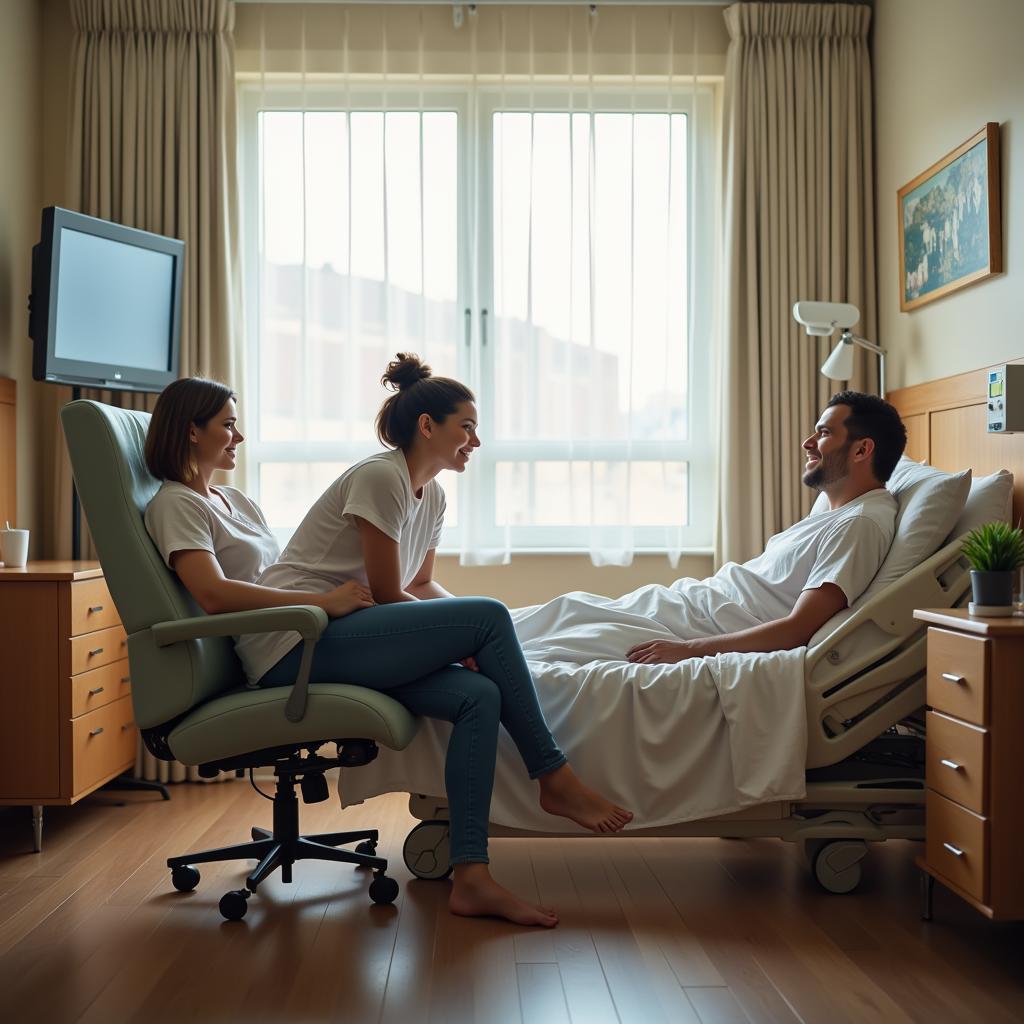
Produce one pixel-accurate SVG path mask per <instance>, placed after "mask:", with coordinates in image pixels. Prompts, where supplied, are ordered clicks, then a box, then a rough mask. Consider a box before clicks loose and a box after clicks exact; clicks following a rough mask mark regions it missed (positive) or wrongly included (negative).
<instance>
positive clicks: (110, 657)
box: [71, 626, 128, 676]
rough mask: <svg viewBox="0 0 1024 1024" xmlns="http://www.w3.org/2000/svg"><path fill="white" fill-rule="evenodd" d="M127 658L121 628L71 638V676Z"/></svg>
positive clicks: (126, 645) (126, 640) (126, 649)
mask: <svg viewBox="0 0 1024 1024" xmlns="http://www.w3.org/2000/svg"><path fill="white" fill-rule="evenodd" d="M127 657H128V637H127V634H126V633H125V631H124V627H123V626H111V628H110V629H101V630H98V631H97V632H95V633H85V634H84V635H82V636H73V637H72V638H71V674H72V675H73V676H74V675H78V673H79V672H88V671H89V670H90V669H93V668H99V667H100V665H109V664H110V663H111V662H112V661H120V659H121V658H127Z"/></svg>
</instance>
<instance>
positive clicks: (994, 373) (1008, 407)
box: [986, 363, 1024, 434]
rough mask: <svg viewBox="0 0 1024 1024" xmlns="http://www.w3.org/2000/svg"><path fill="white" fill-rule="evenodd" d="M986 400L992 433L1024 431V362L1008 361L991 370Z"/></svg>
mask: <svg viewBox="0 0 1024 1024" xmlns="http://www.w3.org/2000/svg"><path fill="white" fill-rule="evenodd" d="M986 401H987V405H988V408H987V410H986V415H987V422H988V432H989V433H990V434H1012V433H1015V432H1016V431H1024V363H1007V365H1006V366H997V367H995V368H994V369H991V370H989V371H988V398H987V399H986Z"/></svg>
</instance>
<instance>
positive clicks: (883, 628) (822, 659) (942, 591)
mask: <svg viewBox="0 0 1024 1024" xmlns="http://www.w3.org/2000/svg"><path fill="white" fill-rule="evenodd" d="M963 539H964V538H963V537H957V538H956V540H954V541H951V542H950V543H949V544H946V545H945V546H944V547H942V548H940V549H939V550H938V551H937V552H936V553H935V554H934V555H932V556H931V558H929V559H927V561H925V562H922V563H921V565H919V566H918V567H917V568H916V569H913V570H911V571H910V572H909V573H907V575H906V576H904V577H903V579H901V580H898V581H896V582H895V583H893V584H892V585H891V586H889V587H886V589H885V590H883V591H882V592H881V593H880V594H876V595H875V596H874V597H873V598H871V599H870V600H869V601H867V602H866V603H865V604H863V605H861V606H860V607H859V608H855V609H854V610H853V611H852V612H851V613H850V614H849V615H848V616H847V617H846V618H845V619H844V620H843V621H842V622H840V623H839V624H838V625H837V626H836V628H835V629H834V630H833V631H832V632H831V633H829V634H828V635H827V636H825V637H824V638H823V639H822V640H821V641H819V642H818V643H817V644H815V645H814V646H813V647H811V648H808V651H807V654H806V656H805V660H804V678H805V679H806V681H807V684H808V687H809V689H810V690H812V691H817V692H819V693H821V692H822V691H825V690H828V689H829V688H831V687H833V686H836V685H837V684H838V683H840V682H842V681H843V680H844V679H850V678H851V676H854V675H855V674H856V673H858V672H860V671H862V670H863V669H865V668H867V667H868V666H870V665H873V664H875V663H877V662H878V661H880V660H881V659H883V658H885V657H886V656H887V655H889V654H891V653H892V652H893V651H895V650H897V649H898V648H900V647H901V646H903V645H904V644H905V643H906V642H907V641H908V640H909V639H910V638H912V637H913V636H915V635H916V634H918V633H920V632H922V631H923V630H924V628H925V627H924V624H923V623H921V622H918V621H917V620H916V619H914V609H915V608H951V607H953V606H954V605H955V604H956V603H957V602H958V601H960V599H961V598H962V597H963V596H964V594H965V593H966V591H967V588H968V587H969V585H970V577H969V574H968V570H967V568H966V567H965V566H964V565H963V564H962V563H961V561H960V549H961V546H962V544H963Z"/></svg>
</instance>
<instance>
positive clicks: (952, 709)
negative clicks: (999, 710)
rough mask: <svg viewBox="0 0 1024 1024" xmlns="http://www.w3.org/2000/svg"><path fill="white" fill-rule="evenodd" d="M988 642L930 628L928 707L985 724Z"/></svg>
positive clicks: (986, 720) (978, 723) (986, 711)
mask: <svg viewBox="0 0 1024 1024" xmlns="http://www.w3.org/2000/svg"><path fill="white" fill-rule="evenodd" d="M989 643H990V641H988V640H983V639H981V638H980V637H976V636H965V635H964V634H963V633H951V632H949V631H948V630H945V629H936V628H935V627H934V626H932V627H931V628H930V629H929V630H928V705H929V707H932V708H934V709H935V710H936V711H944V712H946V713H947V714H950V715H953V716H955V717H956V718H962V719H964V720H965V721H967V722H973V723H974V724H975V725H988V663H989V655H988V651H989Z"/></svg>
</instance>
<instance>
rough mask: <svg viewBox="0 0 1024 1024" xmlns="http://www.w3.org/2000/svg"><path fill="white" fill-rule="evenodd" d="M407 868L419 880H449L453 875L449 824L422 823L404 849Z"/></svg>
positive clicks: (410, 834) (440, 822)
mask: <svg viewBox="0 0 1024 1024" xmlns="http://www.w3.org/2000/svg"><path fill="white" fill-rule="evenodd" d="M402 857H403V859H404V860H405V866H406V867H407V868H408V869H409V870H410V871H411V872H412V873H413V874H414V875H415V876H416V877H417V878H429V879H437V878H447V877H448V876H449V875H450V874H451V873H452V865H451V862H450V861H449V859H448V857H449V853H448V822H447V821H421V822H420V823H419V824H418V825H417V826H416V827H415V828H414V829H413V830H412V831H411V832H410V833H409V834H408V835H407V836H406V837H405V845H404V846H403V847H402Z"/></svg>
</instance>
